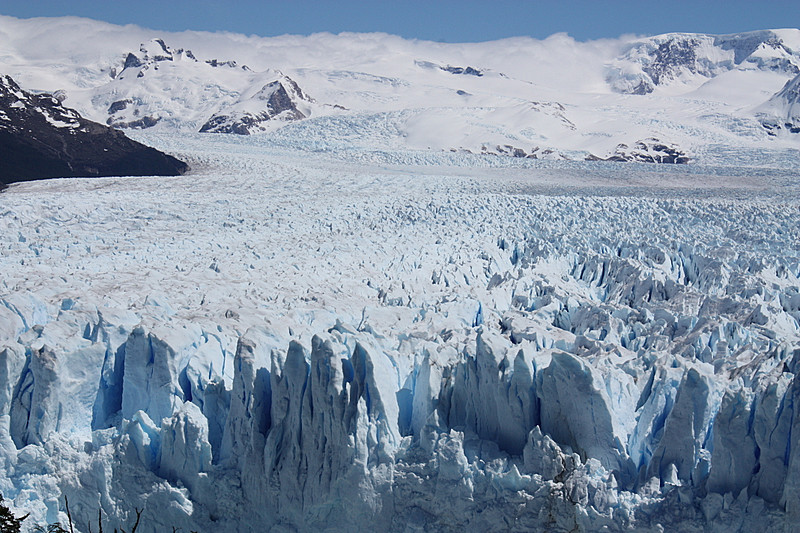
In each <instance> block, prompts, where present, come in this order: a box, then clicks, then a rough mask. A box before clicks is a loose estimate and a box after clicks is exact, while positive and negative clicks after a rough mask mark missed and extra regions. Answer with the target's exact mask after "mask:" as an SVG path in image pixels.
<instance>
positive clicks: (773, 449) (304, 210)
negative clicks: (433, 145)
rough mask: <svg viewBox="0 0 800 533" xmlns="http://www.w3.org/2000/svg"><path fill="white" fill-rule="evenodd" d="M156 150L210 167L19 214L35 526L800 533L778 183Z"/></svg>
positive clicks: (236, 150)
mask: <svg viewBox="0 0 800 533" xmlns="http://www.w3.org/2000/svg"><path fill="white" fill-rule="evenodd" d="M153 140H154V141H155V142H162V143H165V144H169V143H183V144H180V150H181V151H182V152H183V153H187V154H193V155H192V157H197V158H201V157H205V158H206V159H205V161H207V162H208V163H209V165H212V164H213V165H214V166H210V167H209V170H208V171H207V174H201V175H196V176H192V177H186V178H176V179H175V180H168V181H164V182H160V183H159V187H158V188H157V190H156V189H153V188H152V183H151V182H149V181H148V180H146V179H125V180H117V179H102V180H100V181H97V180H92V181H89V180H70V181H69V182H63V181H62V182H59V181H53V182H42V183H30V184H23V185H17V186H14V187H12V188H11V189H9V190H8V191H6V192H5V193H4V194H3V195H2V196H0V213H2V216H0V227H2V232H0V246H2V248H3V255H2V260H1V261H2V266H3V271H4V278H3V280H2V282H1V284H0V335H2V336H1V337H0V378H2V379H0V467H2V468H3V472H4V475H3V476H0V491H2V493H3V496H4V498H5V499H6V500H7V501H9V503H11V504H12V505H13V506H14V508H15V510H20V511H23V510H24V511H31V512H32V513H33V517H34V518H35V519H36V520H39V521H44V520H50V521H54V520H57V519H59V518H61V519H62V520H63V519H64V518H65V516H64V514H63V512H64V509H63V507H62V506H63V499H61V498H60V497H61V495H66V496H68V497H69V501H70V508H71V512H72V515H73V517H74V518H75V520H76V525H77V527H78V529H79V530H82V531H83V530H87V527H88V525H89V524H95V523H96V520H97V512H98V510H100V512H101V513H102V516H103V517H104V524H105V527H107V528H111V527H120V526H121V527H128V524H130V522H131V519H132V518H133V517H134V516H135V509H143V510H144V511H143V514H142V528H143V530H148V531H161V530H165V529H166V530H169V529H170V528H171V527H172V526H176V527H181V528H183V529H186V530H198V531H201V530H211V529H213V530H219V531H248V530H264V529H269V528H276V530H281V529H283V530H309V529H321V528H329V529H330V530H351V529H352V528H353V527H361V528H379V529H384V530H390V531H410V530H421V531H439V530H458V529H469V530H477V529H482V530H487V531H503V530H508V529H510V528H511V529H513V528H517V529H533V530H538V529H548V530H556V531H569V530H578V531H595V530H599V529H603V528H606V529H607V530H611V531H620V530H626V529H634V528H635V529H637V530H643V531H648V530H649V531H658V530H660V529H690V528H695V529H706V530H723V529H727V530H734V531H736V530H739V531H767V530H775V529H780V528H783V527H784V526H787V525H790V524H793V523H794V522H793V521H794V520H796V516H797V514H798V513H800V510H799V509H798V507H797V504H796V502H797V495H798V488H797V486H796V477H797V476H796V471H797V469H798V465H800V459H798V456H800V445H798V444H797V435H800V430H798V429H797V428H796V427H795V426H796V424H797V420H798V416H797V414H796V410H797V405H798V403H797V401H796V397H797V394H798V392H797V391H798V378H797V375H798V372H797V370H798V369H797V364H798V357H800V345H798V340H799V338H798V332H799V331H800V328H799V326H798V323H799V322H800V303H799V302H800V300H798V289H797V287H798V286H799V285H800V282H799V281H798V279H799V278H800V255H798V252H797V248H796V246H795V243H796V242H800V226H798V219H797V216H796V215H797V209H798V205H797V200H796V194H795V192H796V188H797V184H796V182H792V181H790V180H788V178H785V176H784V175H783V174H781V173H780V172H777V171H776V172H761V173H758V172H756V173H751V172H749V171H748V172H745V171H743V173H746V174H747V175H748V179H750V180H752V181H751V182H750V183H751V185H750V187H749V188H738V187H737V183H739V182H737V181H736V180H737V179H738V178H737V174H736V172H734V171H732V170H730V169H724V171H723V170H719V169H695V170H677V169H676V170H671V171H659V172H656V173H653V174H648V172H647V171H645V170H643V169H641V168H640V166H636V165H635V164H632V165H634V166H633V167H630V168H633V169H635V170H637V171H641V173H631V171H630V170H625V171H623V170H620V168H619V167H609V168H612V170H605V171H603V172H599V173H596V174H593V175H590V174H588V173H587V170H586V169H587V167H585V166H583V164H573V165H571V166H570V165H568V164H564V165H560V166H559V165H549V164H544V163H543V164H542V165H541V166H540V167H525V168H505V169H500V170H498V169H492V168H485V169H479V170H475V169H472V168H469V167H468V166H461V167H458V166H454V167H453V166H451V167H445V166H444V165H442V164H441V162H442V161H439V163H440V164H438V165H436V166H432V167H424V166H408V165H396V166H391V165H388V164H386V162H385V161H383V162H381V166H378V165H376V164H375V163H374V160H369V161H370V162H369V163H364V164H356V163H353V162H350V163H348V164H346V165H344V164H342V162H341V159H340V158H339V156H330V157H329V156H326V155H317V156H315V157H310V156H309V155H308V152H294V151H291V150H287V149H285V148H281V147H280V146H276V145H270V144H269V143H265V142H264V141H259V140H258V139H246V140H242V139H232V138H228V139H224V140H220V139H208V137H207V136H205V137H204V136H195V137H191V136H189V137H182V138H180V139H176V138H163V137H158V136H154V137H153ZM298 142H301V141H298ZM173 146H176V145H175V144H173ZM368 155H369V154H366V155H365V157H367V156H368ZM399 156H403V155H402V154H399ZM448 161H450V162H451V163H452V162H456V163H457V162H458V161H459V160H457V159H452V160H448ZM462 163H463V162H462ZM466 164H469V163H466ZM222 167H224V168H222ZM603 168H606V167H603ZM667 178H670V179H674V180H676V181H680V180H691V184H690V185H684V189H682V190H681V189H676V188H668V187H665V186H663V182H665V181H666V180H667ZM579 179H582V180H583V181H580V182H578V184H577V185H576V184H575V183H576V181H578V180H579ZM759 180H760V181H759ZM659 183H661V184H662V185H659ZM672 183H675V182H672ZM599 191H605V194H603V195H599V194H597V193H598V192H599ZM542 193H546V194H542ZM592 193H594V194H592ZM87 196H88V197H91V198H92V203H91V204H89V203H87V202H86V201H85V198H86V197H87ZM132 196H136V197H137V198H139V200H138V202H137V203H131V201H130V198H131V197H132ZM701 196H702V197H701ZM209 236H213V238H209ZM93 527H94V526H93Z"/></svg>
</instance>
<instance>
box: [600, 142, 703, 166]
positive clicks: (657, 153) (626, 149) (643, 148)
mask: <svg viewBox="0 0 800 533" xmlns="http://www.w3.org/2000/svg"><path fill="white" fill-rule="evenodd" d="M690 160H691V158H690V157H689V156H688V155H687V154H686V153H685V152H683V151H682V150H681V149H680V148H678V147H677V146H676V145H674V144H670V143H664V142H662V141H660V140H658V139H655V138H652V137H651V138H649V139H644V140H641V141H636V142H635V143H633V146H628V145H627V144H619V145H617V148H616V150H614V153H613V154H611V155H609V156H608V157H598V156H596V155H594V154H589V155H588V156H586V161H613V162H619V163H625V162H629V161H635V162H637V163H668V164H677V165H684V164H686V163H688V162H689V161H690Z"/></svg>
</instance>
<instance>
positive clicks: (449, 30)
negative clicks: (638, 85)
mask: <svg viewBox="0 0 800 533" xmlns="http://www.w3.org/2000/svg"><path fill="white" fill-rule="evenodd" d="M0 14H3V15H11V16H15V17H21V18H28V17H37V16H63V15H77V16H82V17H90V18H94V19H100V20H105V21H108V22H113V23H116V24H127V23H131V24H138V25H140V26H144V27H147V28H152V29H157V30H167V31H180V30H185V29H193V30H209V31H231V32H237V33H245V34H256V35H262V36H271V35H282V34H285V33H296V34H309V33H315V32H321V31H329V32H333V33H339V32H342V31H357V32H371V31H380V32H386V33H392V34H396V35H401V36H403V37H407V38H417V39H426V40H433V41H445V42H475V41H487V40H493V39H500V38H503V37H512V36H518V35H528V36H531V37H536V38H544V37H547V36H549V35H552V34H553V33H558V32H567V33H569V34H570V35H571V36H573V37H574V38H576V39H578V40H588V39H598V38H603V37H618V36H620V35H622V34H628V33H637V34H649V35H652V34H658V33H665V32H670V31H688V32H703V33H733V32H740V31H748V30H754V29H766V28H786V27H800V0H792V1H784V0H776V1H769V0H746V1H745V0H727V1H718V0H712V1H703V0H694V1H683V0H680V1H668V0H662V1H652V0H638V1H628V0H624V1H623V0H607V1H603V0H596V1H592V0H561V1H551V0H542V1H535V0H529V1H523V0H494V1H490V0H486V1H482V2H479V1H473V0H464V1H454V0H427V1H420V0H407V1H403V0H397V1H393V2H392V1H383V0H374V1H372V2H361V1H352V0H351V1H348V0H340V1H325V0H294V1H292V0H282V1H277V2H275V1H263V0H262V1H254V0H238V1H237V0H229V1H227V2H222V1H215V0H196V1H185V0H166V1H165V0H159V1H154V0H126V1H119V0H69V1H64V0H3V1H2V3H0Z"/></svg>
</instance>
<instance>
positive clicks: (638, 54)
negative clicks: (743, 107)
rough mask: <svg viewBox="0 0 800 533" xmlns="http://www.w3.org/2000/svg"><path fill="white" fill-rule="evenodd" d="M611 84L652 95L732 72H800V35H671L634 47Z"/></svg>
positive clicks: (774, 32) (610, 75)
mask: <svg viewBox="0 0 800 533" xmlns="http://www.w3.org/2000/svg"><path fill="white" fill-rule="evenodd" d="M629 46H630V49H629V50H628V51H627V52H625V54H624V55H622V56H621V57H620V58H618V59H616V60H615V61H614V62H613V63H612V65H611V68H610V69H609V73H608V80H609V83H610V84H611V86H612V87H613V88H614V90H617V91H620V92H623V93H629V94H639V95H642V94H649V93H652V92H653V91H654V90H655V89H656V88H658V87H665V86H670V85H677V84H683V85H689V86H692V85H695V84H697V83H698V81H699V82H701V83H702V82H704V81H706V80H708V79H710V78H713V77H715V76H717V75H719V74H721V73H723V72H727V71H730V70H757V71H773V72H780V73H784V74H798V73H800V31H798V30H796V29H795V30H765V31H756V32H750V33H740V34H734V35H700V34H684V33H670V34H666V35H658V36H656V37H650V38H647V39H643V40H641V41H636V42H633V43H631V44H630V45H629Z"/></svg>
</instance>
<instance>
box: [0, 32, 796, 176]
mask: <svg viewBox="0 0 800 533" xmlns="http://www.w3.org/2000/svg"><path fill="white" fill-rule="evenodd" d="M0 28H2V31H3V32H4V35H6V36H7V38H6V39H5V40H4V41H3V43H2V45H0V46H1V47H2V48H0V70H2V71H3V72H5V73H7V74H10V75H12V76H14V77H15V79H17V80H18V81H19V82H20V83H21V84H22V85H23V86H24V87H28V88H31V89H34V90H41V91H47V92H51V93H52V92H54V91H56V90H60V91H62V94H63V95H65V96H66V98H67V100H66V102H67V104H68V105H70V106H71V107H73V108H75V109H77V110H78V111H79V112H81V113H82V114H83V115H85V116H87V117H89V118H91V119H93V120H95V121H98V122H102V123H108V124H110V125H113V126H115V127H119V128H129V129H130V128H133V129H152V130H153V131H161V132H166V131H182V132H198V131H200V130H201V129H202V130H204V131H207V132H210V131H215V132H227V133H236V132H238V133H250V134H252V133H260V134H263V135H267V136H270V135H276V136H278V137H280V136H282V135H284V133H280V132H279V131H278V130H281V129H282V128H285V127H290V126H291V124H292V123H293V122H295V121H297V120H302V121H304V122H309V124H307V125H306V126H303V128H302V129H303V131H304V132H306V133H307V134H310V135H313V136H314V137H315V138H319V139H336V138H341V136H342V134H343V133H344V132H343V131H341V128H342V127H343V124H345V123H346V124H349V126H348V127H351V128H355V129H356V130H359V128H363V127H364V126H363V125H364V124H365V122H372V121H374V123H375V124H382V127H381V128H380V129H379V130H378V131H372V132H371V133H370V135H368V136H364V135H360V134H354V137H360V138H362V139H365V140H366V142H368V144H369V145H370V147H371V148H373V149H377V150H382V149H397V148H402V149H409V150H419V151H429V150H432V151H447V152H449V151H451V150H455V151H456V152H461V151H463V152H472V153H496V154H498V155H508V154H525V155H530V154H533V153H534V152H538V153H543V152H547V153H548V154H558V156H557V157H559V158H567V159H574V160H583V159H586V158H587V157H590V158H592V159H608V158H614V157H616V156H615V154H616V153H617V147H618V146H620V145H626V146H633V145H635V144H636V143H637V142H639V141H642V140H644V139H658V140H659V141H660V142H661V143H664V144H665V145H670V146H674V147H675V149H676V150H678V151H679V152H681V153H683V154H685V155H686V157H689V158H690V159H691V161H692V162H695V163H702V162H703V161H704V157H705V156H707V155H710V156H711V157H710V158H709V159H708V160H709V161H711V160H714V159H715V157H716V156H714V155H713V154H711V153H710V152H713V151H714V150H717V147H719V146H736V147H739V148H742V149H760V148H768V149H773V148H774V149H778V150H782V149H787V148H796V147H797V141H796V139H792V138H791V137H785V136H773V135H770V134H769V132H768V131H767V130H765V128H764V127H763V126H762V120H761V118H760V117H761V114H762V112H761V111H760V110H759V106H762V105H764V104H765V103H766V102H767V101H768V100H770V98H771V97H772V96H773V95H774V94H775V93H777V92H778V91H779V90H780V89H781V87H783V86H784V85H785V84H786V82H787V81H789V80H790V79H791V78H793V77H794V76H795V75H797V73H798V68H800V52H798V50H800V30H797V29H784V30H765V31H757V32H751V33H743V34H736V35H725V36H713V35H701V34H677V33H675V34H668V35H662V36H656V37H650V38H645V39H619V40H616V41H598V42H590V43H578V42H575V41H574V40H572V39H570V38H569V37H567V36H565V35H556V36H553V37H551V38H550V39H547V40H544V41H536V40H533V39H522V38H518V39H508V40H505V41H498V42H493V43H482V44H441V43H426V42H421V41H405V40H403V39H400V38H397V37H393V36H388V35H380V34H371V35H356V34H342V35H329V34H319V35H312V36H309V37H294V36H284V37H276V38H270V39H263V38H257V37H244V36H236V35H214V34H203V33H193V32H184V33H172V34H170V33H166V32H153V31H149V30H144V29H140V28H134V27H126V28H120V27H115V26H112V25H108V24H102V23H97V22H93V21H86V20H84V19H69V18H68V19H36V20H17V19H12V18H8V17H2V18H0ZM76 34H80V35H81V38H80V39H76V38H74V35H76ZM363 49H369V50H371V51H372V52H370V53H369V54H364V53H361V52H360V51H361V50H363ZM276 82H277V84H278V85H280V87H278V85H276V84H275V83H276ZM273 88H274V89H275V90H274V91H273ZM281 88H282V90H281ZM620 93H623V94H620ZM628 93H632V96H631V97H628V96H626V95H627V94H628ZM636 93H643V94H636ZM312 97H313V98H312ZM270 99H271V101H270ZM359 131H360V130H359ZM498 147H500V148H502V150H498V149H497V148H498ZM506 147H511V148H512V149H511V150H509V149H508V148H506ZM656 159H658V158H656ZM661 159H663V158H661Z"/></svg>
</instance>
